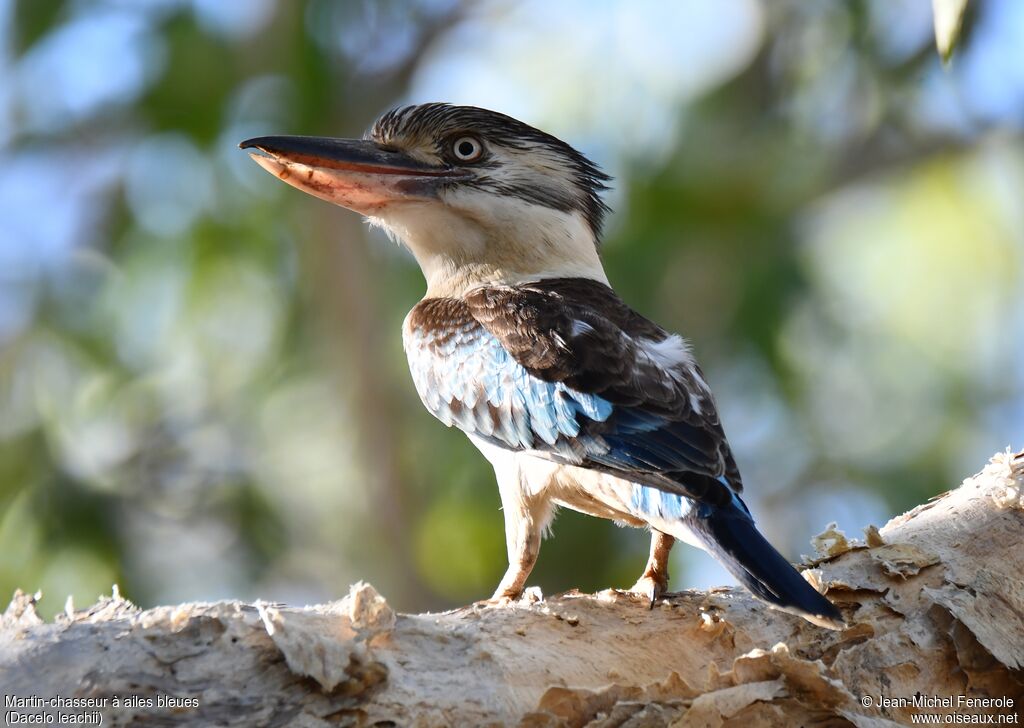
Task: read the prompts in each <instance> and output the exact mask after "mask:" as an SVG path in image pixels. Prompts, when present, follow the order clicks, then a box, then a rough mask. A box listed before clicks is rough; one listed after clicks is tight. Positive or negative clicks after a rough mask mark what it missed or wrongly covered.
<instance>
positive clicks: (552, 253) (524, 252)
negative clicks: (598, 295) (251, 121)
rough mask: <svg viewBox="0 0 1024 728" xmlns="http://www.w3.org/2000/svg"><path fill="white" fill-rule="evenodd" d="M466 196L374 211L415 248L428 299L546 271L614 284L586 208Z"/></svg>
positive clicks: (379, 220)
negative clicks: (482, 201) (476, 200)
mask: <svg viewBox="0 0 1024 728" xmlns="http://www.w3.org/2000/svg"><path fill="white" fill-rule="evenodd" d="M459 202H460V200H458V199H457V198H456V199H455V200H452V201H449V204H444V203H443V202H439V201H430V202H418V203H406V204H401V205H395V206H393V207H392V208H389V209H387V210H385V211H382V214H381V215H380V217H376V218H370V222H371V223H372V224H375V225H379V226H381V227H383V228H385V229H386V230H388V232H390V233H391V234H392V235H394V236H395V237H396V238H398V240H399V241H401V242H402V243H403V244H404V245H405V246H406V247H408V248H409V250H410V251H411V252H412V254H413V256H414V257H415V258H416V261H417V262H418V263H419V265H420V269H421V270H422V271H423V275H424V277H425V278H426V280H427V294H426V295H427V297H428V298H439V297H445V296H451V297H458V296H461V295H463V294H464V293H465V292H466V291H468V290H470V289H472V288H475V287H477V286H480V285H485V284H498V285H502V284H505V285H510V284H515V283H520V282H523V281H528V280H538V279H541V278H590V279H592V280H596V281H600V282H601V283H604V284H607V283H608V278H607V276H606V275H605V272H604V267H603V266H602V265H601V259H600V256H599V255H598V253H597V247H596V246H595V244H594V242H595V241H594V235H593V233H592V232H591V230H590V227H589V225H587V223H586V221H585V220H584V219H583V216H582V215H580V214H579V213H577V212H563V211H561V210H554V209H551V208H547V207H543V206H540V205H534V204H529V203H525V202H522V201H518V200H507V201H502V202H500V203H498V204H497V205H491V206H488V207H484V206H483V205H470V204H464V205H459V204H458V203H459ZM466 202H470V200H466Z"/></svg>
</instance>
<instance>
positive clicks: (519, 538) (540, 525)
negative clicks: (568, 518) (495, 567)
mask: <svg viewBox="0 0 1024 728" xmlns="http://www.w3.org/2000/svg"><path fill="white" fill-rule="evenodd" d="M498 490H499V491H500V492H501V507H502V510H503V511H504V513H505V546H506V548H507V549H508V571H506V572H505V576H504V577H503V578H502V580H501V582H500V583H499V584H498V588H497V589H495V590H494V595H493V596H492V597H491V598H490V599H489V600H487V602H488V603H490V604H506V603H508V602H510V601H515V600H517V599H519V597H521V596H522V594H523V588H524V587H525V586H526V580H527V579H528V578H529V577H530V572H531V571H533V565H534V564H536V563H537V556H538V555H539V554H540V541H541V534H542V533H543V531H544V527H545V526H546V524H547V523H548V522H549V521H550V519H551V502H550V501H549V500H548V499H547V498H546V497H544V496H540V495H533V496H531V495H528V494H527V493H525V492H524V491H523V488H522V485H521V482H520V479H519V477H518V473H517V472H513V473H499V474H498Z"/></svg>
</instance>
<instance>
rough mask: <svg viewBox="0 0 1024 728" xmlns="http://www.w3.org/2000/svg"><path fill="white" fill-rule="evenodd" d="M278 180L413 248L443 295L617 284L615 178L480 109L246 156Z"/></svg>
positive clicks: (407, 118)
mask: <svg viewBox="0 0 1024 728" xmlns="http://www.w3.org/2000/svg"><path fill="white" fill-rule="evenodd" d="M240 146H241V147H242V148H243V149H251V150H253V151H252V152H250V154H251V155H252V157H253V159H255V160H256V161H257V162H258V163H259V164H260V166H262V167H263V168H264V169H266V170H267V171H268V172H271V173H272V174H275V175H277V176H278V177H279V178H281V179H282V180H284V181H285V182H287V183H288V184H290V185H292V186H293V187H297V188H299V189H300V190H302V191H304V192H308V193H309V194H311V195H315V196H316V197H320V198H322V199H324V200H327V201H329V202H333V203H335V204H338V205H341V206H342V207H347V208H348V209H350V210H354V211H356V212H358V213H360V214H361V215H364V216H366V217H367V218H368V219H369V220H370V221H371V222H372V223H374V224H376V225H380V226H382V227H384V228H385V229H387V230H388V231H389V232H390V233H391V234H393V235H394V236H395V237H397V238H398V239H399V240H400V241H401V242H402V243H404V244H405V245H406V246H408V247H409V249H410V250H411V251H412V253H413V255H414V256H415V257H416V259H417V261H418V262H419V264H420V267H421V268H422V269H423V272H424V275H425V276H426V278H427V283H428V286H429V290H430V291H431V292H433V293H436V294H439V295H443V294H448V295H451V294H457V293H460V292H462V291H464V290H466V289H467V288H470V287H472V286H473V285H478V284H480V283H512V282H516V281H521V280H528V279H535V278H544V277H588V278H595V279H597V280H601V281H603V282H604V281H605V280H606V279H605V277H604V271H603V270H602V267H601V262H600V258H599V256H598V252H597V241H598V237H599V235H600V232H601V223H602V220H603V218H604V215H605V213H606V212H607V209H608V208H607V207H605V205H604V203H603V202H602V201H601V196H600V195H601V192H602V191H603V190H604V189H606V187H605V182H606V181H607V180H608V177H607V176H606V175H604V174H603V173H602V172H601V170H600V169H598V168H597V166H596V165H594V164H593V163H592V162H590V161H589V160H588V159H587V158H586V157H584V156H583V155H582V154H580V153H579V152H577V151H576V150H575V149H573V148H572V147H570V146H569V145H568V144H566V143H565V142H562V141H560V140H559V139H556V138H555V137H553V136H551V135H550V134H546V133H544V132H542V131H540V130H538V129H535V128H533V127H531V126H529V125H527V124H524V123H523V122H521V121H517V120H516V119H513V118H511V117H508V116H505V115H504V114H499V113H497V112H494V111H487V110H484V109H478V108H475V107H471V106H451V105H449V104H440V103H433V104H422V105H419V106H407V107H404V108H400V109H395V110H393V111H389V112H387V113H386V114H384V115H383V116H382V117H380V118H379V119H378V120H377V121H376V122H375V123H374V125H373V126H372V127H371V129H370V131H369V132H367V134H366V135H365V136H364V138H363V139H329V138H320V137H297V136H271V137H259V138H256V139H249V140H247V141H245V142H242V144H241V145H240Z"/></svg>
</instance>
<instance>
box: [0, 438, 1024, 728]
mask: <svg viewBox="0 0 1024 728" xmlns="http://www.w3.org/2000/svg"><path fill="white" fill-rule="evenodd" d="M866 536H867V538H866V542H865V543H859V542H855V543H850V542H847V541H846V539H845V537H844V536H842V535H841V534H838V533H837V532H834V531H832V532H826V533H825V534H823V535H822V537H821V538H820V539H819V541H818V543H819V546H820V548H821V550H822V551H823V553H821V554H820V555H819V558H818V560H817V561H816V562H815V563H813V564H811V565H810V569H809V570H808V571H807V572H805V573H806V576H807V577H808V578H809V579H810V580H811V581H812V583H816V584H820V585H821V588H823V589H827V592H828V595H829V597H830V598H832V599H833V600H834V601H835V602H836V603H837V604H839V605H840V607H841V608H842V609H843V612H844V614H845V615H846V618H847V621H848V623H849V627H848V628H847V629H846V630H845V631H842V632H831V631H828V630H823V629H819V628H817V627H814V626H813V625H811V624H808V623H807V622H804V621H803V620H801V619H799V618H796V617H792V616H790V615H787V614H783V613H780V612H775V611H771V610H769V609H767V608H765V606H764V605H763V604H762V603H760V602H757V601H756V600H754V599H753V598H752V597H750V596H749V595H748V594H747V593H746V592H744V591H741V590H738V589H715V590H711V591H710V592H706V593H704V592H695V591H690V592H684V593H681V594H677V595H674V596H672V597H671V598H668V599H665V600H663V601H662V602H660V603H659V604H658V605H657V606H656V607H655V609H654V610H652V611H648V610H647V608H646V606H645V605H644V603H643V601H642V600H640V599H637V598H633V597H631V596H630V595H626V594H622V593H618V592H614V591H607V592H601V593H598V594H595V595H587V594H579V593H568V594H563V595H559V596H556V597H551V598H548V599H544V600H539V599H534V600H532V601H531V600H525V601H524V602H522V603H520V604H518V605H516V606H513V607H508V608H481V607H466V608H463V609H458V610H455V611H451V612H446V613H443V614H412V615H401V614H395V613H394V612H393V611H392V610H391V608H390V607H389V606H388V605H387V603H386V602H385V600H384V599H383V597H381V596H380V595H379V594H377V592H376V591H375V590H374V589H373V588H372V587H371V586H369V585H366V584H357V585H355V586H353V587H352V590H351V592H350V593H349V595H348V596H347V597H345V598H344V599H342V600H340V601H337V602H334V603H332V604H327V605H321V606H316V607H305V608H291V607H285V606H282V605H270V604H265V603H259V602H257V603H256V604H241V603H238V602H229V603H216V604H183V605H180V606H174V607H158V608H156V609H150V610H146V611H140V610H139V609H137V608H136V607H135V606H133V605H132V604H131V603H129V602H128V601H126V600H124V599H122V598H120V597H119V596H118V595H117V594H116V591H115V594H114V596H112V597H110V598H103V599H101V600H100V601H99V603H97V604H96V605H94V606H92V607H90V608H89V609H87V610H85V611H80V612H73V613H70V614H66V615H61V616H60V617H58V619H57V620H56V622H55V623H52V624H50V623H44V622H43V621H42V620H41V619H40V618H39V617H38V616H37V615H36V612H35V609H34V603H35V600H34V598H33V597H30V596H27V595H24V594H20V593H19V594H17V595H16V596H15V599H14V601H13V602H12V603H11V605H10V607H9V608H8V609H7V612H6V614H5V615H4V616H3V618H2V622H0V646H2V652H0V685H2V688H3V689H2V691H0V692H3V693H5V701H6V706H7V707H5V711H7V713H8V720H10V712H11V711H14V712H18V711H20V712H21V713H22V714H25V715H29V714H45V713H51V714H56V713H59V712H63V713H65V714H75V715H78V716H87V715H90V714H91V713H90V711H92V710H99V714H97V715H96V718H97V719H98V718H99V717H102V718H103V725H107V726H109V725H126V724H132V725H135V724H142V725H147V724H149V725H173V724H202V725H213V724H217V725H246V726H252V725H299V726H326V725H336V724H339V723H340V724H348V725H362V724H366V725H375V724H377V725H425V726H433V725H479V724H489V725H495V724H497V725H517V724H518V725H529V726H556V725H572V726H583V725H595V726H596V725H601V726H619V725H630V726H641V725H645V726H646V725H663V724H668V723H671V722H673V721H676V720H681V721H682V722H683V724H684V725H707V726H718V725H741V724H742V725H743V726H744V728H752V727H753V726H762V725H763V726H771V725H809V724H812V723H813V724H826V725H856V726H863V727H866V726H887V725H894V724H905V723H908V722H909V721H910V720H911V716H912V715H913V714H915V713H933V714H934V713H937V714H940V715H945V714H946V713H953V712H959V713H961V714H984V715H994V716H1009V718H1014V717H1015V716H1017V714H1018V712H1019V710H1020V705H1021V701H1022V700H1024V672H1022V669H1021V668H1022V666H1024V579H1022V577H1021V574H1022V573H1024V453H1018V454H1017V455H1016V456H1013V455H1010V454H1008V453H1001V454H998V455H996V456H995V457H993V459H992V461H991V462H990V463H989V465H988V466H986V468H985V469H984V470H983V471H982V472H981V473H980V474H979V475H977V476H975V477H974V478H969V479H968V480H967V481H965V482H964V484H963V485H962V486H961V487H959V488H957V489H956V490H954V491H951V492H948V493H945V494H943V495H942V496H939V497H938V498H936V499H934V500H932V501H931V502H929V503H927V504H925V505H922V506H919V507H918V508H915V509H914V510H913V511H911V512H909V513H906V514H904V515H902V516H899V517H897V518H894V519H893V520H892V521H890V522H889V523H888V524H887V525H886V526H885V527H883V528H882V529H880V530H879V529H874V528H873V527H872V528H869V529H867V531H866ZM915 695H918V696H921V697H919V698H918V699H917V700H918V703H919V705H918V707H914V705H913V701H914V696H915ZM54 696H59V697H60V698H63V699H65V700H66V699H71V698H94V699H96V700H98V701H104V700H105V701H106V702H105V703H102V704H101V705H100V706H99V707H98V708H92V707H90V706H84V707H68V706H67V705H66V704H65V705H64V706H63V707H62V706H56V707H54V706H51V705H46V704H42V703H40V701H43V703H45V701H47V700H48V699H49V698H51V697H54ZM115 696H117V697H118V698H120V699H122V700H125V699H127V700H128V701H129V703H128V705H127V706H125V705H123V704H122V705H120V706H114V705H113V698H114V697H115ZM12 697H13V698H14V702H15V705H14V706H13V707H12ZM868 698H870V702H871V705H868V704H867V703H868ZM981 698H988V699H997V701H996V703H995V704H989V705H988V706H984V705H981V704H977V703H975V704H973V705H964V704H962V702H961V701H962V700H967V699H974V700H977V699H981ZM37 699H38V700H37ZM169 699H170V700H169ZM882 699H885V700H891V701H902V700H905V701H907V704H905V705H897V704H893V705H890V706H887V707H883V708H879V705H878V703H879V702H880V700H882ZM929 700H932V701H933V702H934V701H945V700H948V701H951V703H952V708H950V709H949V710H946V709H944V708H942V707H941V706H935V705H932V706H928V707H925V706H924V705H923V704H922V703H927V701H929ZM1007 700H1011V701H1013V704H1012V705H1009V706H1008V705H1006V701H1007ZM18 701H21V702H20V703H18ZM19 706H20V707H19ZM1009 718H1002V720H1004V721H1005V720H1008V719H1009ZM940 720H941V719H940ZM997 720H999V719H998V718H997ZM94 724H95V723H94Z"/></svg>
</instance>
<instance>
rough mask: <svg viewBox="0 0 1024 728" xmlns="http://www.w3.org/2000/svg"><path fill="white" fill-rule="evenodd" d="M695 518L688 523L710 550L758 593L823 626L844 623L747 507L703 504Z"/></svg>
mask: <svg viewBox="0 0 1024 728" xmlns="http://www.w3.org/2000/svg"><path fill="white" fill-rule="evenodd" d="M736 500H737V501H738V500H739V499H738V498H737V499H736ZM740 503H742V501H740ZM691 518H692V520H691V521H690V524H689V525H690V527H691V529H692V530H693V533H694V534H695V535H696V536H697V537H698V538H700V540H701V541H702V542H703V543H704V545H705V548H706V549H707V551H708V553H710V554H711V555H712V556H714V557H715V558H716V559H718V560H719V561H720V562H721V563H722V565H723V566H725V568H726V569H728V570H729V573H731V574H732V575H733V576H735V577H736V578H737V579H739V580H740V582H741V583H742V584H743V585H744V586H745V587H747V589H749V590H750V591H752V592H753V593H754V594H755V595H757V596H759V597H761V599H764V600H765V601H766V602H768V603H769V604H772V605H774V606H775V607H777V608H779V609H782V610H784V611H786V612H792V613H793V614H797V615H799V616H801V617H803V618H804V619H807V620H809V621H811V622H813V623H814V624H817V625H819V626H821V627H827V628H829V629H842V628H843V627H844V622H843V615H842V614H841V613H840V612H839V610H838V609H836V607H835V606H834V605H833V604H832V603H831V602H830V601H829V600H828V599H826V598H825V597H823V596H822V595H821V594H819V593H818V592H817V590H816V589H815V588H814V587H812V586H811V585H810V584H808V583H807V582H806V581H805V580H804V578H803V577H802V576H800V572H798V571H797V570H796V569H795V568H794V567H793V565H792V564H790V563H789V562H788V561H786V559H785V558H783V556H782V554H780V553H779V552H778V551H776V550H775V547H773V546H772V545H771V544H770V543H768V541H767V540H766V539H765V537H764V536H762V535H761V534H760V533H759V532H758V530H757V527H756V526H755V525H754V521H753V519H752V518H751V517H750V515H749V514H748V513H747V512H746V511H745V506H743V507H742V508H741V507H740V506H739V505H736V504H735V503H730V504H729V505H726V506H718V507H716V506H706V505H705V506H703V507H700V508H697V509H695V512H694V514H693V516H692V517H691Z"/></svg>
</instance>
